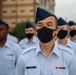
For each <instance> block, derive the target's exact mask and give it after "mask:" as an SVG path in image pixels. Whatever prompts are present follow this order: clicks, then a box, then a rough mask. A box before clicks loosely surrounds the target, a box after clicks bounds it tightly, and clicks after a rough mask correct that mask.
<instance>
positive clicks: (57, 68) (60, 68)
mask: <svg viewBox="0 0 76 75" xmlns="http://www.w3.org/2000/svg"><path fill="white" fill-rule="evenodd" d="M56 69H66V67H58V66H57V67H56Z"/></svg>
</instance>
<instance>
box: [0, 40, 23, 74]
mask: <svg viewBox="0 0 76 75" xmlns="http://www.w3.org/2000/svg"><path fill="white" fill-rule="evenodd" d="M21 52H22V49H21V47H20V46H18V45H17V44H15V43H12V42H10V41H8V40H7V41H6V43H5V45H4V46H3V47H2V48H0V75H13V73H14V70H15V66H16V62H17V59H18V57H19V55H20V54H21Z"/></svg>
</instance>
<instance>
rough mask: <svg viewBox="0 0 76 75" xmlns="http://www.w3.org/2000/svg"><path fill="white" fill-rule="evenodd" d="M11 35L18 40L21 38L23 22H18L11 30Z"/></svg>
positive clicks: (23, 28)
mask: <svg viewBox="0 0 76 75" xmlns="http://www.w3.org/2000/svg"><path fill="white" fill-rule="evenodd" d="M13 35H14V36H16V37H17V38H18V39H19V40H21V39H23V38H24V37H25V36H26V35H25V22H21V23H18V24H17V25H16V27H15V29H14V31H13Z"/></svg>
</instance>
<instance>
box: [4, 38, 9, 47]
mask: <svg viewBox="0 0 76 75" xmlns="http://www.w3.org/2000/svg"><path fill="white" fill-rule="evenodd" d="M4 46H5V47H8V48H10V42H9V40H8V39H7V40H6V43H5V44H4Z"/></svg>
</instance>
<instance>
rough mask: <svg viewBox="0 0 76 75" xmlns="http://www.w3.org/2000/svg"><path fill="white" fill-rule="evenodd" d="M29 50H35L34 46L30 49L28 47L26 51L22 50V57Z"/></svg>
mask: <svg viewBox="0 0 76 75" xmlns="http://www.w3.org/2000/svg"><path fill="white" fill-rule="evenodd" d="M31 50H36V46H31V47H29V48H27V49H24V50H23V52H22V55H23V54H25V53H27V52H29V51H31Z"/></svg>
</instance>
